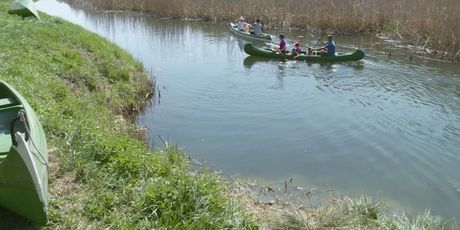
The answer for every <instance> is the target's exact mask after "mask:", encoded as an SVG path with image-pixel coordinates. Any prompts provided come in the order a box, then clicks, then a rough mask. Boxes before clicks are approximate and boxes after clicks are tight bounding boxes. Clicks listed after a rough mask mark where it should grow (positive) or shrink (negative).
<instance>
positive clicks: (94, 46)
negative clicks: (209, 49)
mask: <svg viewBox="0 0 460 230" xmlns="http://www.w3.org/2000/svg"><path fill="white" fill-rule="evenodd" d="M8 5H9V1H8V2H7V1H0V41H1V42H0V60H1V62H0V79H2V80H5V81H6V82H8V83H9V84H11V85H12V86H14V87H15V88H16V89H17V90H18V91H19V92H21V94H23V96H24V97H25V98H26V99H27V100H28V101H29V103H30V104H31V105H32V107H33V108H34V110H35V111H36V112H37V115H38V116H39V120H40V121H41V123H42V125H43V127H44V129H45V132H46V135H47V141H48V146H49V147H50V149H49V152H50V160H49V162H50V175H49V183H50V184H49V223H48V225H47V226H46V228H49V229H109V228H115V229H255V228H257V226H256V225H255V224H254V222H253V221H252V220H251V219H250V218H249V217H248V216H247V215H246V214H245V213H244V212H243V211H242V209H240V208H238V207H237V206H235V205H234V204H233V203H231V202H230V200H229V199H227V198H226V196H225V193H224V192H225V191H226V190H227V188H226V183H225V182H223V181H222V179H221V178H220V177H218V176H216V175H215V174H213V173H200V174H198V173H195V174H193V173H191V171H190V170H189V165H188V158H187V157H186V156H185V155H184V154H183V152H182V151H181V150H180V149H179V148H177V147H174V146H172V147H168V148H165V149H163V150H158V151H149V150H148V146H146V143H145V142H143V141H142V140H139V138H138V136H139V130H138V128H137V127H136V126H135V124H134V123H133V122H132V121H131V119H130V115H135V114H136V113H137V112H138V111H140V110H142V108H143V107H144V106H145V105H146V103H148V101H147V100H146V99H147V98H146V95H148V94H151V93H152V90H153V87H154V85H153V82H152V81H151V79H150V78H149V76H147V75H146V74H145V72H144V69H143V66H142V65H141V64H140V63H139V62H137V61H135V60H134V59H133V58H132V57H131V56H130V55H129V54H128V53H127V52H125V51H123V50H122V49H120V48H119V47H117V46H115V45H114V44H112V43H110V42H108V41H107V40H105V39H103V38H101V37H99V36H97V35H95V34H93V33H90V32H88V31H85V30H84V29H82V28H81V27H78V26H75V25H72V24H70V23H67V22H65V21H63V20H61V19H57V18H54V17H49V16H46V15H44V14H41V18H42V20H35V19H22V18H21V17H19V16H15V15H9V14H8V13H7V11H8V10H7V9H8ZM33 227H35V226H34V225H33V223H28V222H27V220H24V219H22V218H20V217H17V216H15V215H14V214H11V213H8V212H7V211H0V228H1V229H27V228H33Z"/></svg>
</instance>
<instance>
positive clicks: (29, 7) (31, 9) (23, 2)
mask: <svg viewBox="0 0 460 230" xmlns="http://www.w3.org/2000/svg"><path fill="white" fill-rule="evenodd" d="M8 13H10V14H17V15H20V16H22V17H36V18H38V19H40V16H38V11H37V9H36V8H35V4H34V2H33V1H32V0H15V1H14V2H13V3H11V5H10V10H9V11H8Z"/></svg>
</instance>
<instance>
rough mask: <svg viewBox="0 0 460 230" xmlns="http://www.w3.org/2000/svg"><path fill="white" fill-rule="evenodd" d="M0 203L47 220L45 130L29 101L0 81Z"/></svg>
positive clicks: (38, 220)
mask: <svg viewBox="0 0 460 230" xmlns="http://www.w3.org/2000/svg"><path fill="white" fill-rule="evenodd" d="M0 206H1V207H3V208H5V209H8V210H10V211H11V212H14V213H16V214H19V215H21V216H23V217H25V218H27V219H29V220H31V221H32V222H34V223H36V224H41V225H44V224H46V222H47V219H48V218H47V212H48V150H47V146H46V138H45V133H44V132H43V128H42V126H41V124H40V122H39V121H38V119H37V116H36V115H35V112H34V111H33V110H32V108H31V107H30V105H29V103H27V101H26V100H25V99H24V98H23V97H22V96H21V95H20V94H19V93H18V92H17V91H16V90H15V89H14V88H12V87H11V86H10V85H8V84H7V83H5V82H4V81H1V80H0Z"/></svg>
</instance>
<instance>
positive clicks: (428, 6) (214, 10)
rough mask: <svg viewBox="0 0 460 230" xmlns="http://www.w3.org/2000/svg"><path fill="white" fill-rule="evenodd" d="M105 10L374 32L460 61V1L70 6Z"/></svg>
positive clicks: (120, 0) (146, 1) (152, 0)
mask: <svg viewBox="0 0 460 230" xmlns="http://www.w3.org/2000/svg"><path fill="white" fill-rule="evenodd" d="M70 2H73V3H76V4H80V5H85V6H90V7H96V8H103V9H121V10H134V11H144V12H154V13H156V14H159V15H161V16H172V17H187V18H202V19H205V20H212V21H224V22H228V21H234V20H236V19H237V18H239V16H240V15H242V16H244V17H245V18H246V19H247V20H248V21H254V20H255V19H256V18H260V19H261V20H262V21H263V22H264V23H266V25H268V26H269V27H282V28H288V27H294V28H301V29H308V30H318V29H319V30H323V31H329V32H335V33H350V32H362V31H372V32H381V33H386V34H390V35H392V36H394V37H396V38H398V39H401V40H403V41H406V42H407V43H408V44H413V45H417V46H421V47H423V48H430V49H436V50H438V52H441V54H442V56H444V57H445V58H449V59H457V60H460V24H459V23H458V22H459V21H460V14H459V13H458V12H460V1H458V0H388V1H384V2H382V1H380V0H366V1H363V0H313V1H305V0H269V1H267V0H249V1H242V0H238V1H227V0H170V1H164V0H138V1H124V0H70Z"/></svg>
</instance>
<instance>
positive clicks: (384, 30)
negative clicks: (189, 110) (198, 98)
mask: <svg viewBox="0 0 460 230" xmlns="http://www.w3.org/2000/svg"><path fill="white" fill-rule="evenodd" d="M65 2H67V3H68V4H70V5H72V6H74V7H78V8H81V9H86V10H91V11H99V12H106V13H111V12H132V13H140V14H145V15H148V16H151V17H155V18H161V19H169V18H170V19H182V20H187V21H203V22H212V23H225V24H227V23H229V22H228V20H227V19H226V18H222V19H220V18H212V19H211V18H200V17H199V16H198V17H195V18H189V17H182V16H177V15H162V14H160V13H157V12H153V11H145V10H135V9H125V8H120V9H104V8H100V7H98V6H95V5H93V4H91V3H89V2H88V1H84V0H66V1H65ZM265 26H266V29H268V30H269V29H274V30H275V31H277V32H280V31H291V30H298V31H303V32H307V33H311V34H321V35H323V39H325V37H326V36H325V35H327V34H337V33H338V34H370V35H374V36H376V37H378V38H379V39H382V40H383V41H386V42H388V41H392V42H391V43H393V45H395V46H398V47H399V48H403V49H406V52H404V54H405V55H407V56H408V58H410V59H412V57H413V56H419V57H421V58H428V59H431V60H436V61H443V62H446V61H447V62H454V63H458V62H460V50H457V51H455V50H453V51H452V52H448V51H443V50H440V49H436V48H434V47H433V46H432V45H431V44H430V38H429V37H428V38H425V37H422V36H420V35H418V34H417V36H403V35H401V33H400V32H398V29H396V28H393V27H394V26H393V25H390V24H388V25H387V24H382V25H379V27H378V28H375V29H372V30H365V31H363V30H361V29H359V28H356V30H354V32H348V33H342V32H336V31H334V30H333V29H327V28H323V29H320V28H317V27H310V26H305V27H291V26H289V27H281V26H279V25H272V26H271V25H270V24H268V25H265ZM385 53H386V54H387V55H389V56H391V54H392V52H391V49H388V50H385Z"/></svg>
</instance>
